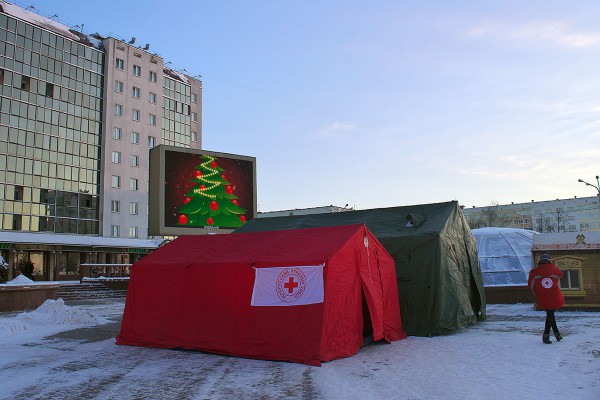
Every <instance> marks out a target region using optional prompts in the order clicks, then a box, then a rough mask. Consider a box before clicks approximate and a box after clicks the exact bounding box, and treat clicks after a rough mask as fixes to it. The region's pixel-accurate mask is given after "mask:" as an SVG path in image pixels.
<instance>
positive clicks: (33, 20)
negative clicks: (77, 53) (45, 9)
mask: <svg viewBox="0 0 600 400" xmlns="http://www.w3.org/2000/svg"><path fill="white" fill-rule="evenodd" d="M0 7H2V11H3V12H4V13H6V14H8V15H11V16H13V17H15V18H18V19H21V20H23V21H27V22H29V23H30V24H32V25H35V26H39V27H40V28H43V29H47V30H49V31H51V32H54V33H56V34H59V35H61V36H64V37H66V38H68V39H71V40H74V41H76V42H80V43H82V44H85V45H88V46H93V47H95V48H97V49H102V42H101V41H100V40H98V39H96V38H94V37H92V36H89V35H86V34H84V33H80V32H75V31H73V30H71V29H70V28H69V27H68V26H66V25H63V24H61V23H60V22H58V21H55V20H53V19H52V18H46V17H44V16H42V15H40V14H37V13H36V12H34V11H33V10H31V9H29V8H26V9H23V8H21V7H19V6H15V5H13V4H10V3H7V2H6V1H3V0H0Z"/></svg>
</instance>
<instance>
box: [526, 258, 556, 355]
mask: <svg viewBox="0 0 600 400" xmlns="http://www.w3.org/2000/svg"><path fill="white" fill-rule="evenodd" d="M562 276H563V272H562V271H561V270H560V269H558V268H557V267H556V265H554V263H553V262H552V260H551V259H550V256H549V255H548V254H542V256H541V257H540V262H539V263H538V267H537V268H534V269H532V270H531V271H529V280H528V283H527V284H528V286H529V287H530V288H531V290H533V292H534V293H535V301H536V303H537V305H538V307H539V308H541V309H542V310H546V326H545V327H544V335H543V336H542V341H543V342H544V343H546V344H551V343H552V342H551V341H550V328H552V331H553V332H554V336H555V337H556V341H558V342H560V341H561V340H562V338H563V337H562V336H561V334H560V333H559V332H558V327H557V325H556V319H555V318H554V311H555V310H559V309H561V308H562V306H563V304H565V298H564V297H563V295H562V292H561V291H560V287H559V286H558V282H559V280H560V278H562Z"/></svg>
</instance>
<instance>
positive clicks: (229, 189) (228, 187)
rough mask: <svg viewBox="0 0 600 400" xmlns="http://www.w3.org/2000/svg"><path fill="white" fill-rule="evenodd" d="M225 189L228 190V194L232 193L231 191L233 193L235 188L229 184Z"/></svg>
mask: <svg viewBox="0 0 600 400" xmlns="http://www.w3.org/2000/svg"><path fill="white" fill-rule="evenodd" d="M225 191H226V192H227V194H231V193H233V188H232V187H231V186H227V187H226V188H225Z"/></svg>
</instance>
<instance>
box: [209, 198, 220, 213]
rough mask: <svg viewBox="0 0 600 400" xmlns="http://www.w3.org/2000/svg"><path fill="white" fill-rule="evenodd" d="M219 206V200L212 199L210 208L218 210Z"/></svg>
mask: <svg viewBox="0 0 600 400" xmlns="http://www.w3.org/2000/svg"><path fill="white" fill-rule="evenodd" d="M217 208H219V203H217V202H216V201H214V200H213V201H211V202H210V209H211V210H213V211H216V210H217Z"/></svg>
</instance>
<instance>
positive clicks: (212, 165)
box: [210, 161, 217, 169]
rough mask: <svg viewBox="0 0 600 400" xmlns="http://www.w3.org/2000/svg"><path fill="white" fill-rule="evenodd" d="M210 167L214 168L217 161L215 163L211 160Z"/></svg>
mask: <svg viewBox="0 0 600 400" xmlns="http://www.w3.org/2000/svg"><path fill="white" fill-rule="evenodd" d="M210 167H211V168H212V169H215V168H217V163H216V162H214V161H213V162H211V163H210Z"/></svg>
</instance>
